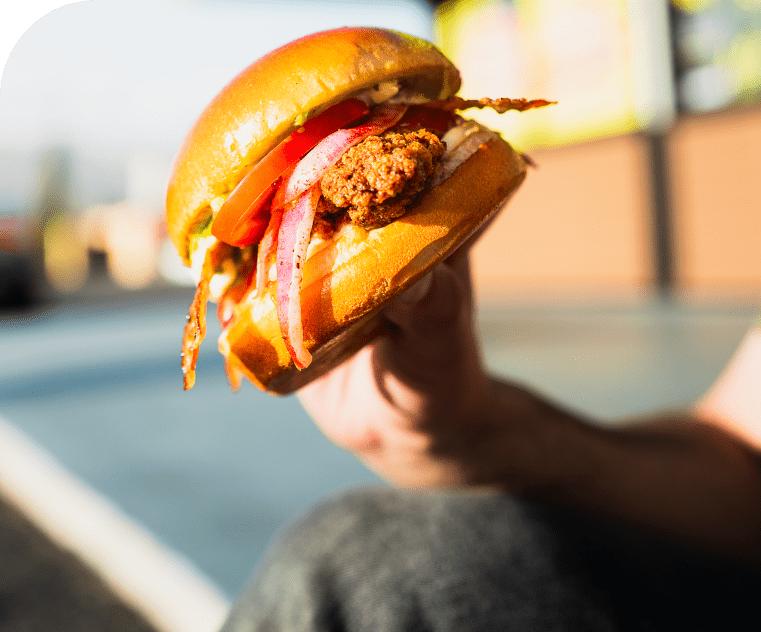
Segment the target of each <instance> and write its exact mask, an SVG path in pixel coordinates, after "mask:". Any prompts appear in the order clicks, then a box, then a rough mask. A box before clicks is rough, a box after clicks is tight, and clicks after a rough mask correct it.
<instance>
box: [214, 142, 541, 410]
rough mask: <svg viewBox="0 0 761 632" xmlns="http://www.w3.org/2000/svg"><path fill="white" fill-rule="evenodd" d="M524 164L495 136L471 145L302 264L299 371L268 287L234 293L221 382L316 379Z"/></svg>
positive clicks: (475, 225) (281, 383)
mask: <svg viewBox="0 0 761 632" xmlns="http://www.w3.org/2000/svg"><path fill="white" fill-rule="evenodd" d="M525 176H526V163H525V162H524V160H523V159H522V158H521V156H519V155H518V154H517V153H515V151H513V149H512V148H511V147H510V145H508V144H507V143H506V142H505V141H504V140H502V139H501V138H495V139H494V140H491V141H489V142H488V143H486V144H484V145H481V146H480V147H479V148H478V150H477V151H476V152H475V153H474V154H473V155H472V156H471V157H470V158H468V160H467V161H465V162H464V163H463V164H462V165H461V166H460V167H458V168H457V170H456V171H455V172H454V173H453V174H452V175H451V176H450V177H449V178H448V179H447V180H445V181H444V182H443V183H441V184H440V185H438V186H436V187H434V188H432V189H431V190H429V191H428V192H426V193H425V194H424V195H423V196H422V197H420V198H419V199H418V200H417V201H416V202H415V203H414V204H413V205H411V206H409V207H408V208H407V212H406V213H405V215H404V216H403V217H401V218H400V219H398V220H396V221H395V222H392V223H391V224H388V225H387V226H383V227H382V228H377V229H374V230H370V231H365V230H363V229H360V228H350V229H349V230H347V231H345V232H343V233H342V234H341V236H340V237H339V238H338V239H336V240H334V241H331V242H330V243H329V245H327V246H326V247H325V248H323V249H322V250H319V251H318V252H316V253H315V254H314V255H313V256H311V257H310V258H309V259H308V260H307V262H306V263H305V264H304V280H303V284H302V290H301V309H302V321H303V326H304V344H305V347H306V348H307V350H308V351H309V352H310V353H311V354H312V363H311V364H310V365H309V366H308V367H307V368H305V369H303V370H301V371H299V370H298V369H297V368H296V366H295V365H294V363H293V361H292V360H291V357H290V355H289V353H288V350H287V349H286V346H285V342H284V341H283V337H282V334H281V331H280V326H279V324H278V319H277V308H276V306H275V301H274V298H273V297H274V290H275V288H274V286H275V284H274V283H270V287H269V291H268V292H267V293H265V294H264V296H262V297H256V298H252V297H247V298H244V299H243V300H242V301H241V303H240V304H239V305H238V308H237V310H236V317H235V318H234V319H233V322H232V323H231V324H230V326H229V327H227V328H226V329H225V330H224V331H223V332H222V335H221V336H220V338H219V350H220V351H221V353H222V354H223V355H224V356H225V358H226V359H227V363H228V372H229V374H230V375H231V381H233V382H236V381H238V376H239V375H241V374H242V375H243V376H245V377H246V378H248V379H249V380H250V381H251V382H253V383H254V384H255V385H256V386H258V387H259V388H261V389H262V390H265V391H269V392H271V393H276V394H281V395H284V394H286V393H291V392H293V391H295V390H297V389H299V388H301V387H302V386H305V385H306V384H308V383H309V382H311V381H312V380H314V379H316V378H318V377H320V376H321V375H323V374H324V373H326V372H327V371H329V370H330V369H332V368H333V367H335V366H337V365H338V364H340V363H341V362H343V361H344V360H346V359H348V358H349V357H350V356H351V355H353V354H354V353H355V352H356V351H358V350H359V349H360V348H361V347H363V346H364V345H365V344H367V343H368V342H369V341H370V340H372V339H373V338H374V337H375V336H377V335H378V334H379V333H381V332H382V331H383V329H384V327H385V321H384V320H383V319H382V318H381V309H382V308H383V307H384V306H385V305H386V304H387V303H388V302H389V301H390V300H392V299H393V298H395V297H396V296H398V295H399V294H400V293H402V292H403V291H404V290H406V289H407V288H408V287H410V286H411V285H412V284H414V283H415V282H416V281H417V280H418V279H419V278H420V277H422V276H423V275H424V274H425V273H426V272H428V271H429V270H430V269H431V268H432V267H433V266H435V265H436V264H437V263H439V262H440V261H442V260H443V259H445V258H446V257H448V256H449V255H451V254H452V253H453V252H454V251H455V250H456V249H457V248H458V247H459V246H460V245H462V244H463V243H464V242H465V241H466V240H467V239H468V238H469V237H470V236H471V235H473V233H475V232H476V231H477V230H478V229H479V227H481V226H482V225H483V224H484V223H485V222H487V221H488V220H489V219H490V218H491V217H492V216H493V215H495V214H496V213H497V212H498V211H499V210H500V208H501V207H502V206H503V205H504V204H505V202H506V201H507V200H508V198H509V197H510V195H511V194H512V193H513V192H514V191H515V189H516V188H517V187H518V186H519V185H520V184H521V182H523V179H524V178H525Z"/></svg>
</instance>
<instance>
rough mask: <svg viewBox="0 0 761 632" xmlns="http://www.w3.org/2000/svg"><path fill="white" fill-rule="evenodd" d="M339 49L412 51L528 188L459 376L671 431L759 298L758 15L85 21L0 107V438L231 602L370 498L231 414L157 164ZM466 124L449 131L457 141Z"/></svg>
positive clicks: (71, 8)
mask: <svg viewBox="0 0 761 632" xmlns="http://www.w3.org/2000/svg"><path fill="white" fill-rule="evenodd" d="M343 25H366V26H382V27H388V28H394V29H398V30H402V31H406V32H408V33H411V34H414V35H418V36H420V37H423V38H426V39H432V40H433V41H435V42H437V44H438V45H439V46H440V47H441V48H442V49H443V50H444V51H445V52H446V53H447V54H448V55H449V56H450V57H451V58H452V59H453V60H454V61H455V63H456V64H457V65H458V66H459V67H460V69H461V71H462V75H463V89H462V91H461V94H463V95H464V96H467V97H471V98H478V97H482V96H491V97H527V98H547V99H552V100H556V101H558V105H556V106H553V107H551V108H546V109H543V110H538V111H531V112H527V113H524V114H517V113H508V114H506V115H503V116H501V117H496V116H490V115H489V113H483V114H482V115H480V116H483V120H484V121H485V122H486V123H487V124H488V125H489V126H491V127H493V128H495V129H499V130H500V131H502V132H503V134H504V136H505V138H507V139H508V140H510V141H511V142H512V143H513V144H514V145H515V146H516V147H517V148H518V149H519V150H521V151H523V152H526V153H528V154H529V155H530V156H531V157H532V158H533V160H534V162H536V164H537V168H536V169H534V170H533V171H532V172H531V173H530V177H529V178H528V179H527V181H526V183H525V184H524V186H523V187H522V189H521V191H520V192H519V193H518V194H517V195H516V197H515V199H514V200H513V201H512V202H511V204H510V205H509V207H508V208H507V209H506V210H505V211H504V212H503V213H502V215H501V216H500V218H499V219H498V221H497V222H496V223H495V224H494V225H493V227H492V228H491V229H490V231H489V232H488V233H487V234H486V235H485V236H484V237H483V239H482V240H481V242H480V243H479V244H478V246H477V247H476V248H475V251H474V255H473V263H474V274H475V282H476V291H477V298H478V304H479V321H478V324H479V328H480V331H481V335H482V338H483V340H484V348H485V352H484V353H485V357H486V361H487V362H488V363H489V365H490V366H491V368H492V369H493V370H494V371H496V372H499V373H501V374H503V375H505V376H508V377H513V378H516V379H519V380H521V381H525V382H529V383H531V384H533V385H534V386H535V387H537V388H539V389H540V390H543V391H545V392H546V393H548V394H549V395H550V396H553V397H556V398H558V399H559V400H561V401H563V402H565V403H567V404H568V405H570V406H573V407H576V408H578V409H579V410H581V411H582V412H583V413H585V414H587V415H589V416H590V417H592V418H593V419H599V420H600V423H612V422H613V421H616V420H620V419H623V418H626V417H628V416H632V415H635V414H642V413H647V412H650V411H654V410H657V409H659V408H663V407H671V406H683V405H685V404H687V403H689V402H690V401H691V400H693V399H694V398H695V397H697V396H699V395H700V393H701V392H702V391H703V390H704V389H705V388H706V387H707V386H708V385H709V384H710V383H711V381H712V380H713V379H714V378H715V376H716V375H717V373H718V371H719V370H720V369H721V367H722V366H723V364H724V363H725V362H726V361H727V360H728V359H729V357H730V356H731V353H732V351H733V349H734V347H735V346H736V345H737V343H738V342H739V341H740V339H741V338H742V335H743V333H744V331H745V330H746V329H747V327H748V326H749V325H750V323H751V322H752V321H753V319H754V317H755V316H756V315H757V312H758V300H759V297H760V296H761V254H760V252H759V251H760V250H761V188H760V187H759V186H758V182H759V181H761V0H672V1H671V2H669V1H668V0H628V1H624V0H448V1H446V2H424V1H423V0H365V1H363V2H361V3H360V2H351V1H349V0H345V1H341V0H333V1H329V0H323V1H320V2H318V1H307V0H291V1H286V0H281V1H279V2H278V1H271V2H258V1H255V0H250V1H245V0H238V1H233V0H196V1H193V0H150V1H148V0H132V1H129V2H127V1H126V0H90V1H84V2H74V3H72V4H69V5H66V6H63V7H61V8H58V9H56V10H55V11H53V12H51V13H49V14H47V15H45V16H44V17H42V18H41V19H39V20H38V21H37V22H36V23H35V24H33V25H32V26H31V27H30V28H29V29H28V30H27V31H26V32H25V33H24V34H23V36H22V37H21V39H19V40H18V42H17V43H16V44H15V46H14V47H13V49H12V51H11V53H10V56H9V58H8V60H7V63H6V66H5V69H4V72H3V76H2V83H1V84H0V359H2V362H0V416H2V417H3V418H5V419H6V420H8V421H9V422H10V423H11V424H13V425H15V426H16V427H18V428H20V429H22V430H23V431H24V432H25V433H26V434H27V435H28V436H30V437H31V438H32V439H33V440H34V441H36V442H37V443H38V444H39V445H41V446H42V447H43V448H44V449H45V450H47V451H49V452H50V453H51V454H52V455H54V456H55V458H57V459H58V460H59V461H61V462H62V463H63V464H64V465H65V466H66V467H67V468H69V469H70V470H71V471H73V472H74V473H75V474H77V475H78V476H80V477H81V478H83V479H84V480H85V481H87V483H88V484H90V485H91V486H92V487H94V488H95V489H97V490H98V491H100V492H101V493H103V494H105V495H106V496H107V497H109V498H111V499H113V500H114V502H116V503H117V504H118V505H119V506H120V507H121V508H123V509H124V510H125V511H126V512H127V514H128V515H130V516H131V517H133V518H134V519H135V520H136V521H138V522H139V523H141V524H142V525H144V526H145V527H146V528H148V529H149V530H150V531H151V532H153V533H154V534H156V535H157V536H158V537H159V538H160V539H161V540H162V541H163V542H165V543H166V544H167V545H168V546H170V547H171V548H173V549H174V550H176V551H178V552H179V553H180V554H181V555H183V556H185V557H186V558H187V559H188V560H190V562H191V563H192V564H194V565H195V566H196V567H198V568H199V569H200V570H201V571H202V572H203V573H204V574H205V575H206V576H207V577H209V578H210V580H211V581H212V582H213V583H215V584H216V585H217V586H219V587H220V588H221V590H222V591H223V592H224V593H225V594H226V595H227V596H228V597H232V596H233V595H234V594H235V593H236V592H237V591H238V590H239V589H240V588H241V587H242V585H243V582H244V581H245V578H246V576H247V575H248V574H249V572H250V571H251V569H252V567H253V565H254V564H255V562H256V561H257V559H259V557H260V556H261V554H262V551H263V550H264V548H265V547H266V543H267V541H268V540H269V538H270V537H271V536H272V534H273V533H274V532H275V531H276V530H277V529H278V528H279V527H280V526H281V525H282V524H283V523H284V522H285V521H287V520H289V519H290V518H292V517H293V516H294V515H295V514H296V513H297V512H298V511H300V510H302V509H303V508H304V507H305V506H307V505H309V504H310V503H312V502H314V501H315V500H316V499H318V498H319V497H321V496H324V495H325V494H327V493H330V492H332V491H334V490H337V489H340V488H342V487H345V486H347V485H352V484H358V483H367V482H372V481H374V479H373V477H372V476H371V475H369V474H368V473H366V472H365V471H364V469H363V468H362V467H361V466H360V465H359V464H358V463H356V462H355V461H354V460H353V459H352V457H350V456H348V455H345V454H343V453H341V452H340V451H338V450H337V449H335V448H333V447H332V446H330V445H329V444H328V443H327V441H326V440H324V439H323V438H322V437H321V435H320V434H319V433H318V432H317V431H316V430H315V429H314V428H313V427H312V426H311V423H310V422H309V420H308V419H307V418H306V416H305V415H304V413H303V412H302V411H301V409H300V408H299V406H298V403H297V401H296V400H295V398H286V399H274V398H271V397H268V396H265V395H262V394H260V393H258V392H256V391H255V389H253V388H252V387H250V386H248V387H244V388H243V390H242V392H240V393H238V394H236V395H233V394H231V393H230V392H229V389H228V387H227V384H226V381H225V377H224V373H223V368H222V360H221V358H220V357H219V355H218V353H217V352H216V345H215V340H214V339H215V335H216V334H218V331H219V330H218V326H217V325H216V323H215V322H214V319H213V318H212V319H210V320H211V322H210V333H209V337H208V339H207V341H206V344H205V345H204V346H203V347H202V352H201V358H200V361H199V374H198V382H197V385H196V387H195V388H194V389H193V390H192V391H190V392H188V393H183V392H182V379H181V374H180V370H179V345H180V338H181V334H182V328H183V325H184V322H185V321H184V315H185V313H186V309H187V305H188V303H189V302H190V299H191V296H192V292H193V288H192V286H191V285H190V284H189V280H188V276H187V274H186V273H185V271H184V269H183V268H182V267H181V265H180V262H179V259H178V258H177V256H176V255H175V254H174V251H173V249H172V248H171V247H170V246H169V244H168V242H167V238H166V233H165V230H164V226H163V196H164V189H165V184H166V181H167V177H168V173H169V169H170V166H171V161H172V158H173V155H174V154H175V152H176V151H177V149H178V147H179V145H180V143H181V142H182V139H183V137H184V135H185V133H186V131H187V130H188V129H189V127H190V126H191V125H192V123H193V122H194V120H195V119H196V117H197V116H198V114H199V113H200V112H201V110H202V109H203V108H204V106H205V105H206V104H207V103H208V101H209V100H210V99H211V98H212V97H213V96H214V95H215V94H216V93H217V92H218V91H219V90H220V89H221V88H222V87H223V86H224V85H225V84H226V83H227V82H228V81H229V80H230V79H231V78H232V77H233V76H235V75H236V74H237V73H238V72H239V71H240V70H242V69H243V68H244V67H245V66H247V65H248V64H249V63H250V62H251V61H253V60H254V59H256V58H257V57H259V56H260V55H262V54H263V53H265V52H267V51H269V50H271V49H273V48H275V47H277V46H279V45H281V44H283V43H285V42H287V41H289V40H292V39H294V38H296V37H299V36H301V35H305V34H307V33H310V32H313V31H317V30H322V29H326V28H332V27H337V26H343ZM478 116H479V115H474V118H477V117H478Z"/></svg>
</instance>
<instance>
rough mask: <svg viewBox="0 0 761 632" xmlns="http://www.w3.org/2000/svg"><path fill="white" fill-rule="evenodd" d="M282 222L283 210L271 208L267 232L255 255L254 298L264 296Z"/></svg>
mask: <svg viewBox="0 0 761 632" xmlns="http://www.w3.org/2000/svg"><path fill="white" fill-rule="evenodd" d="M282 220H283V209H282V207H280V208H273V209H272V213H271V214H270V221H269V224H267V230H265V231H264V236H263V237H262V240H261V241H260V242H259V250H258V251H257V253H256V291H255V293H254V296H262V295H264V289H265V288H266V287H267V281H269V272H270V264H271V263H272V258H273V257H274V256H275V253H276V252H277V235H278V232H279V231H280V224H281V222H282Z"/></svg>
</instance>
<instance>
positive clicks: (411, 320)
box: [378, 256, 478, 387]
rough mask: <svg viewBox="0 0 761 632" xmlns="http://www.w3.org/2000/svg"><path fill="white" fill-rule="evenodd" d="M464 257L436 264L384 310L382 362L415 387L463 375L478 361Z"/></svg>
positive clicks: (380, 354)
mask: <svg viewBox="0 0 761 632" xmlns="http://www.w3.org/2000/svg"><path fill="white" fill-rule="evenodd" d="M471 304H472V297H471V286H470V275H469V267H468V260H467V256H464V257H462V258H460V259H457V260H453V261H451V262H445V263H443V264H440V265H438V266H436V267H435V268H434V269H433V270H432V271H431V272H429V273H428V275H426V276H425V277H423V279H421V281H419V282H418V283H417V284H416V285H415V286H413V287H412V288H410V290H408V291H407V292H405V294H403V295H402V296H400V297H399V298H398V299H397V300H396V301H394V302H393V303H392V304H391V305H390V306H389V307H387V308H386V310H385V316H386V318H387V319H388V320H389V321H390V322H391V323H392V324H393V325H394V327H392V331H391V333H390V334H389V335H388V336H385V337H384V338H383V339H382V340H381V341H380V342H379V348H378V352H379V360H380V364H381V365H382V366H383V367H385V368H386V369H388V370H390V371H391V372H393V373H394V374H395V375H397V376H399V377H400V378H401V379H402V381H404V382H406V383H407V384H409V385H411V386H415V387H426V385H430V384H432V383H437V384H444V383H446V382H449V381H450V380H455V379H456V380H460V381H461V380H462V379H464V378H466V377H467V373H469V372H471V371H472V370H473V368H474V364H476V363H477V362H478V351H477V346H476V342H475V338H474V335H473V329H472V312H471Z"/></svg>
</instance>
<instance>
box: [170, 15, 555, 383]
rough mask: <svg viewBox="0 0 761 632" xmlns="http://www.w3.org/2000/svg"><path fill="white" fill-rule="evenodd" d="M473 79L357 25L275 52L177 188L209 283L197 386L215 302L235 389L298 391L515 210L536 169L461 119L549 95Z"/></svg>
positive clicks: (219, 113) (435, 54)
mask: <svg viewBox="0 0 761 632" xmlns="http://www.w3.org/2000/svg"><path fill="white" fill-rule="evenodd" d="M459 87H460V76H459V72H458V71H457V69H456V68H455V67H454V65H453V64H452V63H451V62H450V61H449V60H448V59H447V58H446V57H445V56H444V55H443V54H442V53H441V52H440V51H439V50H438V49H437V48H435V47H434V46H433V45H432V44H429V43H428V42H425V41H422V40H420V39H417V38H415V37H412V36H409V35H405V34H402V33H398V32H394V31H388V30H383V29H377V28H342V29H337V30H333V31H326V32H322V33H316V34H314V35H310V36H307V37H304V38H302V39H299V40H297V41H294V42H291V43H290V44H287V45H285V46H283V47H281V48H279V49H277V50H275V51H273V52H271V53H269V54H268V55H265V56H264V57H262V58H261V59H259V60H258V61H256V62H254V63H253V64H252V65H251V66H249V67H248V68H246V69H245V70H244V71H243V72H242V73H240V74H239V75H238V76H237V77H236V78H235V79H233V80H232V82H230V83H229V84H228V85H227V86H226V87H225V88H224V89H223V90H222V92H221V93H220V94H219V95H218V96H217V97H216V98H215V99H214V100H213V101H212V102H211V104H210V105H209V106H208V107H207V108H206V110H205V111H204V112H203V113H202V114H201V116H200V118H199V119H198V121H197V122H196V124H195V125H194V127H193V128H192V129H191V131H190V133H189V134H188V136H187V138H186V140H185V142H184V144H183V145H182V148H181V149H180V152H179V155H178V156H177V159H176V161H175V164H174V167H173V171H172V174H171V178H170V183H169V188H168V193H167V226H168V230H169V235H170V237H171V238H172V240H173V242H174V244H175V246H176V247H177V250H178V252H179V253H180V255H181V256H182V258H183V259H184V261H185V262H186V264H187V265H189V266H190V267H191V268H192V269H193V271H194V272H195V274H196V277H197V280H198V287H197V290H196V294H195V296H194V299H193V302H192V304H191V306H190V313H189V315H188V322H187V325H186V327H185V334H184V337H183V354H182V369H183V373H184V379H185V388H186V389H187V388H190V387H191V386H192V385H193V383H194V380H195V363H196V359H197V356H198V347H199V345H200V342H201V340H202V339H203V337H204V335H205V331H206V323H205V319H206V304H207V301H208V300H209V299H212V300H214V301H215V302H216V303H217V306H218V307H217V312H218V316H219V320H220V323H221V326H222V334H221V336H220V338H219V348H220V351H221V352H222V354H223V355H224V357H225V361H226V368H227V374H228V377H229V379H230V382H231V384H232V385H233V387H234V388H237V387H238V385H239V384H240V381H241V377H246V378H248V379H249V380H250V381H251V382H253V383H254V384H255V385H257V386H258V387H259V388H261V389H263V390H267V391H269V392H272V393H279V394H283V393H288V392H291V391H293V390H296V389H297V388H299V387H301V386H303V385H304V384H306V383H308V382H309V381H311V380H312V379H314V378H316V377H318V376H319V375H322V374H323V373H324V372H325V371H327V370H329V369H330V368H332V367H333V366H336V365H337V364H338V363H340V362H341V361H343V360H344V359H346V358H348V357H349V356H350V355H351V354H352V353H354V352H355V351H357V350H358V349H359V348H360V347H361V346H363V345H364V344H366V343H367V342H368V341H369V340H371V339H372V337H373V336H374V335H377V333H379V331H380V330H381V328H382V320H381V318H380V317H379V314H380V311H381V309H382V308H383V306H384V305H385V304H387V303H388V302H389V301H390V300H392V299H393V298H394V297H395V296H397V295H399V294H400V293H401V292H403V291H404V290H405V289H407V288H408V287H410V286H411V285H412V284H413V283H415V281H417V280H418V279H419V278H420V277H421V276H423V275H424V274H425V273H426V272H427V271H428V270H430V269H431V268H432V267H433V266H434V265H436V264H437V263H438V262H440V261H441V260H442V259H444V258H445V257H447V256H448V255H450V254H451V253H452V252H453V251H454V250H455V249H457V248H458V247H459V246H460V245H461V244H462V243H463V242H464V241H465V240H466V239H468V238H469V237H470V236H471V235H472V234H473V233H474V232H475V231H476V230H478V228H479V227H480V226H482V225H483V224H484V223H485V222H486V221H488V220H489V219H490V218H491V217H492V216H493V215H494V214H495V213H496V212H497V211H498V210H499V209H500V208H501V207H502V206H503V205H504V203H505V202H506V200H507V199H508V198H509V197H510V195H511V194H512V193H513V192H514V191H515V189H516V188H517V187H518V185H519V184H520V183H521V182H522V181H523V179H524V177H525V175H526V162H525V160H524V159H523V158H522V157H521V156H520V155H519V154H518V153H516V152H515V151H514V150H513V149H512V148H511V147H510V145H508V143H507V142H505V141H504V140H503V139H502V138H501V137H500V136H499V135H498V134H497V133H495V132H493V131H490V130H488V129H486V128H484V127H482V126H481V125H479V124H478V123H475V122H473V121H468V120H466V119H465V118H463V116H462V115H461V114H460V113H461V112H462V111H463V110H467V109H469V108H472V107H489V108H493V109H495V110H497V111H499V112H505V111H507V110H526V109H530V108H533V107H539V106H542V105H547V101H543V100H537V101H526V100H525V99H481V100H478V101H470V100H465V99H462V98H459V97H456V96H454V95H455V94H456V92H457V90H458V89H459Z"/></svg>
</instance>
